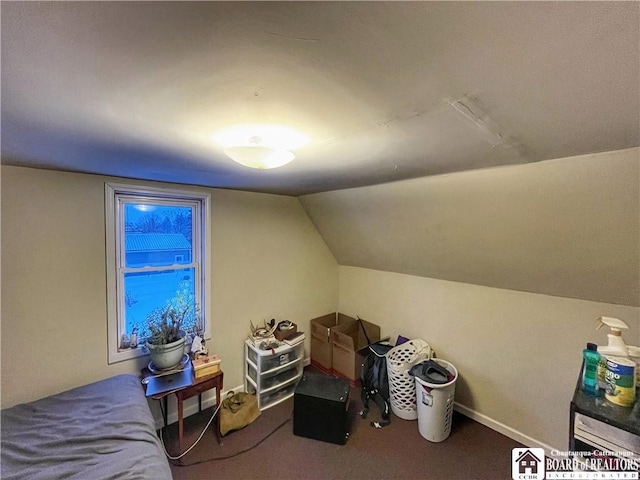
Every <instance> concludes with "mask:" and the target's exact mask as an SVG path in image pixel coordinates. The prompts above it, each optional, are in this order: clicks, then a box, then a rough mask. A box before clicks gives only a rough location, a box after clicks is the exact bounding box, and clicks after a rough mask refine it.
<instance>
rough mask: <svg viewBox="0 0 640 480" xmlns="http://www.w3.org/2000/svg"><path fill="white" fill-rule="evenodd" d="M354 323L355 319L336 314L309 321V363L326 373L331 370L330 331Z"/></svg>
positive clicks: (331, 349)
mask: <svg viewBox="0 0 640 480" xmlns="http://www.w3.org/2000/svg"><path fill="white" fill-rule="evenodd" d="M355 321H356V320H355V318H351V317H349V316H348V315H344V314H343V313H338V312H334V313H330V314H328V315H323V316H322V317H318V318H314V319H312V320H311V322H310V323H311V363H312V364H313V365H314V366H316V367H318V368H320V369H321V370H324V371H326V372H330V371H331V369H332V368H333V360H332V359H333V347H332V345H331V342H332V338H331V329H332V328H334V327H336V326H337V325H342V324H345V323H355Z"/></svg>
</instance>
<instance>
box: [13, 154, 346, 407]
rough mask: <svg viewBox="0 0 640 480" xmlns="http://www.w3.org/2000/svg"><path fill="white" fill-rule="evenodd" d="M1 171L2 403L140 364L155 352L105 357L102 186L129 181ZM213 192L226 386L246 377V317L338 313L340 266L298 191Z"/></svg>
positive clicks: (215, 342)
mask: <svg viewBox="0 0 640 480" xmlns="http://www.w3.org/2000/svg"><path fill="white" fill-rule="evenodd" d="M1 172H2V177H1V181H2V191H1V195H2V205H1V206H2V211H1V213H2V251H1V254H2V258H1V260H2V279H1V280H2V298H1V308H2V311H1V315H2V318H1V321H2V324H1V328H2V354H1V360H2V363H1V368H2V391H1V394H2V406H3V407H7V406H10V405H13V404H15V403H19V402H25V401H30V400H33V399H35V398H39V397H42V396H45V395H49V394H52V393H56V392H60V391H62V390H65V389H67V388H70V387H74V386H77V385H81V384H84V383H87V382H90V381H93V380H98V379H101V378H105V377H109V376H112V375H115V374H118V373H138V372H139V369H140V368H141V367H142V366H143V365H144V364H145V362H146V361H148V359H145V358H142V359H138V360H133V361H126V362H120V363H117V364H114V365H108V364H107V336H106V335H107V320H106V280H105V277H106V274H105V230H104V183H105V181H108V180H115V181H117V182H119V183H122V182H123V180H122V179H109V178H107V177H102V176H96V175H84V174H74V173H63V172H53V171H48V170H37V169H28V168H21V167H9V166H3V167H2V169H1ZM133 183H138V182H133ZM181 188H183V187H181ZM208 191H210V192H211V196H212V202H211V205H212V250H211V252H212V262H213V263H212V267H213V268H212V272H213V279H212V292H211V293H212V295H213V326H212V331H213V339H212V341H211V342H210V343H209V347H210V348H211V350H213V351H214V352H217V353H219V354H220V355H221V357H222V361H223V363H222V365H223V369H224V372H225V387H226V388H231V387H236V386H238V385H240V384H242V377H243V363H242V355H243V348H242V344H243V340H244V338H245V337H246V334H247V332H248V329H249V321H250V320H252V321H253V322H254V323H255V322H258V321H261V320H262V319H265V318H266V319H270V318H277V319H283V318H287V319H289V320H292V321H294V322H298V323H300V324H301V325H302V329H305V328H306V327H305V325H308V320H309V319H310V318H313V317H314V316H318V315H322V314H325V313H327V312H331V311H334V310H335V308H336V304H337V264H336V262H335V259H334V258H333V256H332V254H331V253H330V251H329V250H328V248H327V247H326V245H325V243H324V242H323V241H322V239H321V238H320V236H319V234H318V233H317V231H316V229H315V228H314V226H313V224H312V223H311V222H310V220H309V219H308V217H307V216H306V214H305V212H304V210H303V209H302V207H301V206H300V204H299V202H298V201H297V200H296V199H295V198H293V197H285V196H277V195H265V194H256V193H247V192H238V191H229V190H219V189H209V190H208ZM307 352H308V348H307ZM307 355H308V353H307Z"/></svg>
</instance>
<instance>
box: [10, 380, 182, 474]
mask: <svg viewBox="0 0 640 480" xmlns="http://www.w3.org/2000/svg"><path fill="white" fill-rule="evenodd" d="M1 427H2V434H1V437H2V442H1V445H0V447H1V453H0V458H1V462H2V463H1V465H0V469H1V470H0V477H1V478H2V479H3V480H9V479H20V480H24V479H47V480H51V479H60V478H65V479H82V480H87V479H91V480H98V479H118V480H120V479H153V480H164V479H171V478H172V477H171V470H170V468H169V463H168V461H167V458H166V456H165V454H164V451H163V448H162V445H161V444H160V441H159V439H158V437H157V435H156V430H155V421H154V418H153V415H152V414H151V411H150V410H149V405H148V403H147V399H146V397H145V394H144V391H143V389H142V386H141V385H140V379H139V378H138V377H136V376H135V375H118V376H115V377H112V378H108V379H106V380H101V381H99V382H95V383H92V384H89V385H84V386H82V387H78V388H74V389H72V390H68V391H66V392H63V393H60V394H57V395H52V396H50V397H46V398H43V399H40V400H36V401H34V402H31V403H26V404H22V405H16V406H14V407H11V408H7V409H4V410H2V424H1Z"/></svg>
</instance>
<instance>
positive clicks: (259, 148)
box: [214, 124, 309, 170]
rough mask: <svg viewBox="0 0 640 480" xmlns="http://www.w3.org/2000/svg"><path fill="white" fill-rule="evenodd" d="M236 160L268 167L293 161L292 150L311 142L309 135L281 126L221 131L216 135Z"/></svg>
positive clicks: (245, 126)
mask: <svg viewBox="0 0 640 480" xmlns="http://www.w3.org/2000/svg"><path fill="white" fill-rule="evenodd" d="M214 138H215V140H216V142H218V143H219V144H220V145H221V146H222V147H224V153H225V154H226V155H227V156H228V157H229V158H231V159H232V160H233V161H235V162H237V163H239V164H241V165H244V166H246V167H250V168H256V169H259V170H265V169H269V168H277V167H282V166H283V165H286V164H287V163H289V162H291V161H292V160H293V159H294V158H295V155H294V153H293V152H292V151H291V150H293V149H296V148H300V147H301V146H303V145H305V144H306V143H308V141H309V139H308V137H307V136H306V135H304V134H302V133H300V132H297V131H295V130H293V129H291V128H288V127H283V126H280V125H255V124H253V125H238V126H235V127H229V128H227V129H225V130H222V131H220V132H219V133H218V134H217V135H216V136H215V137H214Z"/></svg>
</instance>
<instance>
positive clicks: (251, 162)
mask: <svg viewBox="0 0 640 480" xmlns="http://www.w3.org/2000/svg"><path fill="white" fill-rule="evenodd" d="M224 153H225V154H226V155H227V156H228V157H230V158H231V159H232V160H233V161H235V162H238V163H239V164H241V165H244V166H245V167H250V168H257V169H259V170H266V169H269V168H277V167H282V166H283V165H286V164H287V163H289V162H290V161H291V160H293V159H294V158H295V155H294V154H293V153H292V152H290V151H289V150H279V149H275V148H270V147H265V146H263V145H238V146H233V147H227V148H225V149H224Z"/></svg>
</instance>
